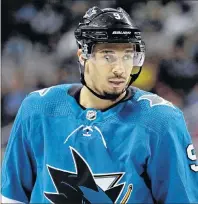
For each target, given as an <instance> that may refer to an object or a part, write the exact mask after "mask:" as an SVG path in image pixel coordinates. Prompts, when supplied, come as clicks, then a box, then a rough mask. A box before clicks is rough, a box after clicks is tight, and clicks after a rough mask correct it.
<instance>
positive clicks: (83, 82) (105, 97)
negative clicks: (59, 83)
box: [78, 61, 142, 100]
mask: <svg viewBox="0 0 198 204" xmlns="http://www.w3.org/2000/svg"><path fill="white" fill-rule="evenodd" d="M78 63H79V71H80V81H81V83H82V84H83V85H84V86H86V87H87V88H88V90H89V91H90V92H91V93H92V94H94V95H95V96H96V97H98V98H100V99H103V100H116V99H117V98H118V97H119V96H120V95H121V94H122V93H124V92H125V91H126V90H127V89H128V88H129V86H130V85H131V84H132V83H133V82H134V81H135V80H136V79H137V78H138V76H139V74H140V72H141V70H142V67H140V70H139V71H138V73H136V74H130V77H131V79H130V81H129V84H128V86H127V87H126V88H125V89H123V91H122V92H121V93H120V94H118V95H113V94H106V95H100V94H98V93H96V92H95V91H94V90H92V89H91V88H90V87H89V86H87V83H86V81H85V77H84V72H83V71H82V68H83V66H82V64H81V63H80V62H79V61H78ZM85 63H86V61H85ZM85 63H84V67H85Z"/></svg>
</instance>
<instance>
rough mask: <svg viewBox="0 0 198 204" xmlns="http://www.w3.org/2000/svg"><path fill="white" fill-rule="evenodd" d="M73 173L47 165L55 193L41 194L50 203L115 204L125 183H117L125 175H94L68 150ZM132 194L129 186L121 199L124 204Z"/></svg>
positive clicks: (84, 163) (80, 158)
mask: <svg viewBox="0 0 198 204" xmlns="http://www.w3.org/2000/svg"><path fill="white" fill-rule="evenodd" d="M70 150H71V153H72V156H73V160H74V164H75V168H76V172H70V171H64V170H62V169H57V168H55V167H52V166H49V165H47V168H48V171H49V174H50V177H51V179H52V182H53V184H54V187H55V188H56V192H44V195H45V197H46V198H47V199H48V200H49V201H50V202H52V203H56V204H58V203H79V204H82V203H83V204H90V203H116V202H117V200H118V199H119V198H120V195H121V193H122V191H123V190H124V187H125V183H120V184H118V182H119V181H120V180H121V178H122V177H123V175H124V173H123V172H119V173H110V174H93V173H92V171H91V169H90V167H89V165H88V164H87V162H86V161H85V160H84V159H83V157H82V156H81V155H80V154H79V153H78V152H77V151H76V150H75V149H73V148H72V147H70ZM131 193H132V184H130V185H128V190H127V192H126V193H125V195H124V197H123V198H122V201H121V203H127V201H128V200H129V198H130V195H131Z"/></svg>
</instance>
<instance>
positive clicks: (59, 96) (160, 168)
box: [1, 84, 198, 204]
mask: <svg viewBox="0 0 198 204" xmlns="http://www.w3.org/2000/svg"><path fill="white" fill-rule="evenodd" d="M77 90H80V85H78V84H71V85H58V86H54V87H50V88H46V89H42V90H39V91H35V92H33V93H31V94H29V95H28V96H27V97H26V99H25V100H24V101H23V103H22V105H21V107H20V109H19V111H18V114H17V117H16V119H15V122H14V125H13V128H12V131H11V135H10V138H9V142H8V145H7V149H6V153H5V157H4V161H3V165H2V188H1V193H2V198H3V201H5V202H22V203H57V204H60V203H81V204H90V203H198V162H197V158H196V154H195V150H194V147H193V144H192V141H191V137H190V135H189V133H188V130H187V128H186V124H185V121H184V118H183V115H182V112H181V111H180V110H179V109H178V108H177V107H175V106H173V105H172V104H171V103H170V102H168V101H166V100H164V99H163V98H161V97H159V96H157V95H155V94H152V93H149V92H145V91H143V90H140V89H136V88H130V93H131V96H130V97H129V98H127V99H125V100H123V101H121V102H120V103H118V104H116V105H114V106H113V107H111V108H109V109H107V110H105V111H100V110H96V109H94V108H88V109H85V108H83V107H81V106H80V105H79V104H78V102H77V100H76V99H75V97H74V95H75V93H76V91H77Z"/></svg>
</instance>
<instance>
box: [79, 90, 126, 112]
mask: <svg viewBox="0 0 198 204" xmlns="http://www.w3.org/2000/svg"><path fill="white" fill-rule="evenodd" d="M125 94H126V92H124V93H122V94H121V95H120V96H119V97H118V98H117V99H116V100H115V101H111V100H104V99H100V98H98V97H96V96H95V95H94V94H92V93H91V92H90V91H89V89H87V88H86V87H85V86H83V87H82V89H81V92H80V101H79V102H80V105H82V106H83V107H85V108H95V109H98V110H104V109H107V108H108V107H110V106H112V105H114V104H115V103H117V102H118V101H120V100H121V99H122V98H124V96H125Z"/></svg>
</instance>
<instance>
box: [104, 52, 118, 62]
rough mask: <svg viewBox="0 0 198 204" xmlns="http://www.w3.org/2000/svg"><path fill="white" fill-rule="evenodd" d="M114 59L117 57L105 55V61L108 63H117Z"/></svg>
mask: <svg viewBox="0 0 198 204" xmlns="http://www.w3.org/2000/svg"><path fill="white" fill-rule="evenodd" d="M114 58H115V57H114V56H113V55H109V54H107V55H104V59H105V60H106V61H107V62H109V63H112V62H114V61H115V59H114Z"/></svg>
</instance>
